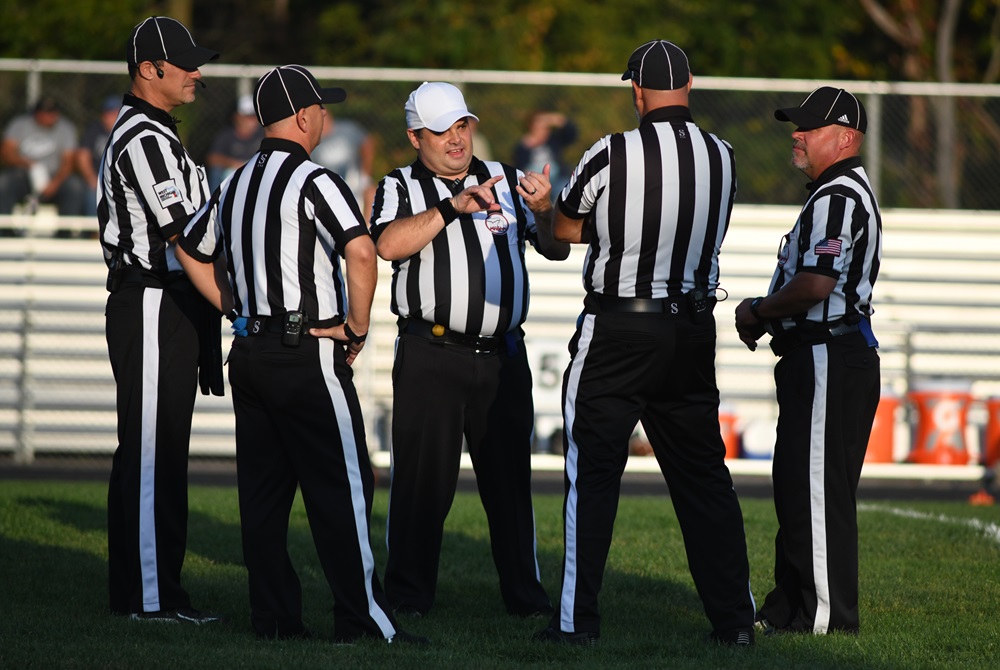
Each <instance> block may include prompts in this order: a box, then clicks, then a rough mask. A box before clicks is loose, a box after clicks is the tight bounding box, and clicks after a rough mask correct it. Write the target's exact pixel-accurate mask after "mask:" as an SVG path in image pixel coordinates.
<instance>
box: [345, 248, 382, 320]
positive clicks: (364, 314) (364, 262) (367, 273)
mask: <svg viewBox="0 0 1000 670" xmlns="http://www.w3.org/2000/svg"><path fill="white" fill-rule="evenodd" d="M344 259H345V261H346V265H347V272H346V281H347V321H348V323H350V325H351V330H353V331H354V332H355V333H357V334H358V335H364V334H365V333H367V332H368V327H369V325H370V323H371V311H372V302H373V301H374V299H375V286H376V285H377V284H378V257H377V256H376V254H375V245H374V244H372V241H371V238H370V237H368V236H363V237H356V238H354V239H353V240H351V241H350V242H349V243H348V244H347V246H346V247H345V248H344Z"/></svg>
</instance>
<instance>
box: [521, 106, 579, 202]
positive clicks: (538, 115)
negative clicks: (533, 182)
mask: <svg viewBox="0 0 1000 670" xmlns="http://www.w3.org/2000/svg"><path fill="white" fill-rule="evenodd" d="M576 134H577V130H576V124H574V123H573V122H572V121H570V120H569V119H568V118H567V117H566V115H565V114H562V113H561V112H547V111H541V110H539V111H537V112H535V113H533V114H532V115H531V118H530V119H528V130H527V132H525V133H524V135H523V136H521V139H520V141H519V142H518V143H517V146H516V147H515V148H514V167H516V168H518V169H519V170H522V171H524V172H541V171H542V168H544V167H545V164H546V163H548V164H549V165H551V166H552V168H551V170H552V171H551V172H550V173H549V181H550V182H551V183H552V197H553V199H554V198H555V197H556V196H557V195H559V191H561V190H562V187H563V185H564V184H565V183H566V181H567V180H568V179H569V173H570V168H569V167H568V166H567V165H566V163H564V162H563V158H562V152H563V149H565V148H566V147H568V146H569V145H570V144H572V143H573V142H574V141H575V140H576Z"/></svg>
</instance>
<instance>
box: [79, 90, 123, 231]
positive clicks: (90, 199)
mask: <svg viewBox="0 0 1000 670" xmlns="http://www.w3.org/2000/svg"><path fill="white" fill-rule="evenodd" d="M121 104H122V98H121V96H120V95H112V96H109V97H107V98H105V99H104V103H103V104H102V105H101V116H100V118H97V119H94V120H93V121H91V122H90V123H88V124H87V127H86V128H84V130H83V137H82V139H81V140H80V148H79V149H77V151H76V169H77V170H78V171H79V172H80V174H81V175H82V176H83V180H84V182H85V183H86V185H87V195H86V198H85V199H84V203H83V214H84V215H85V216H97V173H98V172H99V171H100V168H101V158H102V157H103V156H104V147H105V145H107V143H108V137H109V136H110V135H111V129H112V128H113V127H114V125H115V119H117V118H118V110H119V109H120V108H121ZM94 230H95V231H96V230H97V227H96V226H95V227H94Z"/></svg>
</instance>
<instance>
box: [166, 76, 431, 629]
mask: <svg viewBox="0 0 1000 670" xmlns="http://www.w3.org/2000/svg"><path fill="white" fill-rule="evenodd" d="M253 95H254V107H255V109H256V112H257V118H258V119H259V120H260V123H261V124H262V125H263V126H264V139H263V140H262V141H261V145H260V150H259V151H258V152H257V153H256V155H254V156H253V157H251V159H250V160H249V161H248V162H247V163H246V165H244V166H243V167H241V168H238V169H237V170H236V171H235V172H234V173H233V174H232V175H231V176H230V177H228V178H227V179H226V180H225V181H224V182H223V183H222V185H221V186H220V188H219V189H217V190H216V191H215V193H213V195H212V198H211V200H210V201H209V203H208V205H206V206H205V207H204V208H203V209H202V210H201V211H200V212H198V214H197V215H196V216H195V218H194V219H193V220H192V221H191V223H190V225H188V227H187V229H186V230H185V231H184V236H183V237H182V239H181V242H180V245H181V252H180V253H179V254H178V255H179V256H180V258H181V260H182V262H183V263H184V266H185V268H187V269H188V271H189V272H190V273H191V276H192V278H193V280H194V282H195V284H196V286H198V288H199V290H201V291H202V293H203V294H205V296H206V297H208V298H209V299H210V300H211V301H212V303H213V304H214V305H215V306H216V307H218V308H219V309H220V310H222V311H225V312H227V313H229V314H230V316H231V319H232V320H233V331H234V333H235V334H236V336H237V337H236V338H235V339H234V341H233V346H232V349H231V351H230V353H229V379H230V383H231V385H232V389H233V406H234V409H235V411H236V466H237V470H238V485H239V498H240V525H241V528H242V533H243V557H244V560H245V562H246V565H247V571H248V573H249V579H250V609H251V613H250V621H251V625H252V626H253V630H254V632H255V633H256V634H257V636H258V637H260V638H265V639H273V638H296V637H305V636H307V635H308V633H307V632H306V628H305V625H304V622H303V621H302V591H301V587H300V585H299V580H298V577H297V576H296V573H295V569H294V568H293V567H292V563H291V559H290V558H289V555H288V550H287V543H288V514H289V511H290V509H291V506H292V501H293V500H294V498H295V492H296V489H297V488H301V490H302V499H303V502H304V503H305V507H306V512H307V514H308V516H309V525H310V527H311V529H312V535H313V541H314V542H315V544H316V553H317V554H318V556H319V560H320V563H321V564H322V566H323V573H324V574H325V575H326V578H327V581H328V583H329V585H330V589H331V591H332V593H333V619H334V626H333V637H334V640H336V641H338V642H350V641H352V640H355V639H357V638H360V637H376V638H383V639H386V640H388V641H389V642H426V641H427V640H426V639H424V638H418V637H416V636H413V635H409V634H407V633H406V632H405V631H401V630H399V629H398V628H397V627H396V622H395V619H394V618H393V614H392V611H391V610H390V609H389V607H388V604H387V602H386V599H385V596H384V595H383V593H382V588H381V586H380V584H379V580H378V575H377V574H376V570H375V558H374V556H373V554H372V547H371V536H370V514H371V506H372V494H373V486H374V482H373V476H372V469H371V464H370V463H369V461H368V447H367V444H366V442H365V428H364V424H363V420H362V413H361V406H360V403H359V401H358V395H357V391H356V390H355V388H354V382H353V381H352V380H353V373H352V371H351V368H350V366H351V364H352V363H353V361H354V360H355V357H356V356H357V355H358V354H359V353H360V352H361V350H362V349H363V347H364V344H365V340H366V338H367V336H368V326H369V318H370V311H371V304H372V296H373V295H374V291H375V283H376V277H377V272H376V256H375V246H374V245H373V244H372V240H371V238H370V237H369V235H368V228H367V227H366V226H365V222H364V219H363V218H362V216H361V212H360V210H359V209H358V205H357V201H356V200H355V199H354V196H353V195H352V194H351V191H350V189H349V188H348V187H347V185H346V184H345V183H344V180H343V179H342V178H341V177H340V176H338V175H336V174H334V173H333V172H330V171H329V170H327V169H326V168H324V167H322V166H320V165H317V164H316V163H313V162H312V161H311V160H310V159H309V152H310V151H312V150H313V149H315V148H316V145H317V144H318V143H319V141H320V137H321V136H322V132H323V123H324V121H325V118H326V109H325V108H324V107H323V105H325V104H329V103H335V102H341V101H342V100H344V99H345V97H346V93H345V92H344V90H343V89H340V88H322V87H320V85H319V83H318V82H317V81H316V79H315V78H314V77H313V76H312V74H310V73H309V71H308V70H306V69H305V68H303V67H301V66H299V65H285V66H282V67H278V68H274V69H273V70H271V71H269V72H268V73H267V74H265V75H264V76H262V77H261V78H260V79H259V80H258V81H257V85H256V87H255V89H254V94H253ZM218 258H225V259H226V260H227V265H228V268H227V269H228V272H227V274H226V275H223V276H218V275H217V274H215V273H214V265H213V263H214V262H215V260H216V259H218ZM341 258H343V259H344V260H345V261H346V265H347V278H346V281H345V279H344V276H343V274H342V273H341V268H340V259H341ZM348 298H349V300H348Z"/></svg>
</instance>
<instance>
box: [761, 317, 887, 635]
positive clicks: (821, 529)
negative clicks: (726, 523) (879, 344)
mask: <svg viewBox="0 0 1000 670" xmlns="http://www.w3.org/2000/svg"><path fill="white" fill-rule="evenodd" d="M879 374H880V373H879V356H878V353H877V352H876V350H875V349H873V348H871V347H869V346H868V344H867V342H865V338H864V336H863V335H861V334H860V333H851V334H848V335H842V336H840V337H836V338H834V339H833V340H831V341H829V342H826V343H823V344H815V345H812V346H801V347H797V348H795V349H792V350H791V351H789V352H788V353H786V354H785V355H784V356H783V357H782V358H781V360H780V361H778V364H777V365H776V366H775V368H774V380H775V384H776V387H777V394H778V408H779V416H778V432H777V440H776V442H775V446H774V462H773V465H772V475H773V480H774V507H775V512H776V514H777V517H778V526H779V530H778V534H777V537H776V538H775V542H774V544H775V561H774V581H775V587H774V590H773V591H771V592H770V593H769V594H768V595H767V597H766V598H765V599H764V605H763V607H762V608H761V615H762V616H763V617H765V618H766V619H767V620H768V621H769V622H770V623H771V624H772V625H774V626H777V627H779V628H790V629H792V630H797V631H811V632H814V633H826V632H827V631H830V630H843V631H849V632H857V630H858V628H859V619H858V520H857V508H856V494H857V490H858V480H859V479H860V478H861V467H862V465H863V464H864V460H865V451H866V450H867V448H868V437H869V434H870V433H871V428H872V422H873V421H874V419H875V410H876V409H877V407H878V401H879V393H880V381H879Z"/></svg>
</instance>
